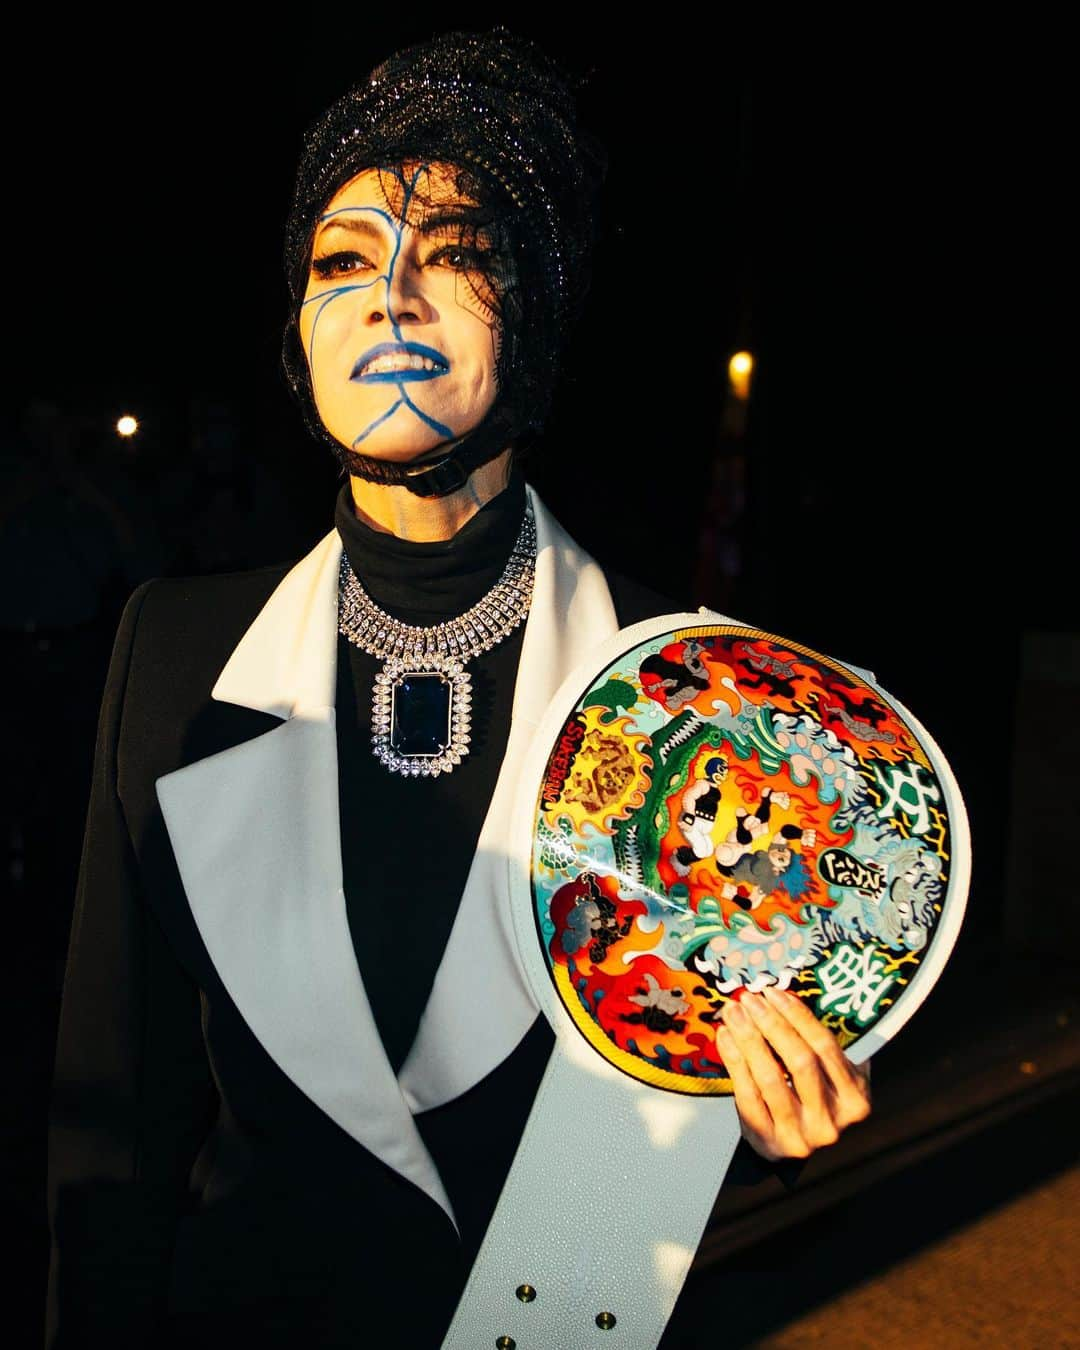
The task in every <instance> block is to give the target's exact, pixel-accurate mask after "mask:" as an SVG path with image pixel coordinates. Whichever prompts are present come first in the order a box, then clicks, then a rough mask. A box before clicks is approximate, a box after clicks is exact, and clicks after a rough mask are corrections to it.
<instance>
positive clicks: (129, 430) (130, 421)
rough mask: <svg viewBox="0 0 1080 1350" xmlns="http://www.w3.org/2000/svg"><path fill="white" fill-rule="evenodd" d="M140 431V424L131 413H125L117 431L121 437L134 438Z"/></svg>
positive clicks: (118, 423) (117, 426)
mask: <svg viewBox="0 0 1080 1350" xmlns="http://www.w3.org/2000/svg"><path fill="white" fill-rule="evenodd" d="M138 429H139V424H138V422H136V420H135V418H134V417H132V416H131V414H130V413H125V414H124V416H123V417H121V418H120V420H119V421H118V422H117V424H116V430H117V432H118V433H119V434H120V435H121V436H134V435H135V433H136V432H137V431H138Z"/></svg>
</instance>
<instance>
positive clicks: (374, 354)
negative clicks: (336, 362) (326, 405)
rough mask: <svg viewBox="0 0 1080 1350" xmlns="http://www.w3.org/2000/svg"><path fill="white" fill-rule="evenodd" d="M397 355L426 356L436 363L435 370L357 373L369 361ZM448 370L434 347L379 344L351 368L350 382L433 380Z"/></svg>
mask: <svg viewBox="0 0 1080 1350" xmlns="http://www.w3.org/2000/svg"><path fill="white" fill-rule="evenodd" d="M397 353H404V354H407V355H410V356H426V357H427V358H428V359H429V360H431V361H434V362H435V363H436V369H435V370H381V371H376V372H375V373H374V374H371V375H360V374H358V373H357V372H358V371H360V370H361V369H363V367H364V366H366V365H367V364H368V363H369V362H370V361H374V360H376V359H377V358H378V357H380V356H390V355H394V354H397ZM449 369H450V362H449V361H448V360H447V359H446V357H445V356H443V354H442V352H440V351H439V350H437V348H435V347H427V346H425V345H424V344H423V343H422V342H380V343H379V344H378V345H377V346H375V347H370V348H369V349H368V350H367V351H366V352H364V354H363V356H361V357H360V359H359V361H357V363H356V365H355V366H353V369H352V374H351V375H350V376H349V379H350V380H355V381H356V382H357V384H368V383H369V382H370V383H373V384H395V383H397V382H398V381H399V380H433V379H435V377H436V376H438V375H445V374H446V372H447V371H448V370H449Z"/></svg>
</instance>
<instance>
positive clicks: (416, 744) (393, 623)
mask: <svg viewBox="0 0 1080 1350" xmlns="http://www.w3.org/2000/svg"><path fill="white" fill-rule="evenodd" d="M535 575H536V522H535V521H534V519H533V513H532V504H531V503H530V502H528V501H527V502H526V505H525V514H524V516H523V518H522V521H521V529H520V530H519V531H518V537H517V540H516V542H515V544H514V549H513V552H512V553H511V554H510V557H509V558H508V559H507V562H506V566H505V567H504V568H503V572H502V576H500V577H499V580H498V581H497V582H496V583H495V585H494V586H493V587H492V588H491V590H490V591H488V593H487V594H486V595H485V596H483V597H482V598H481V599H480V600H478V601H477V603H476V604H475V605H473V607H472V608H471V609H468V610H466V611H465V613H464V614H461V615H459V616H458V618H456V619H449V620H447V621H446V622H445V623H438V624H434V625H433V626H432V627H430V628H418V627H415V626H414V625H413V624H408V623H402V622H401V620H400V619H395V618H394V617H393V616H392V615H390V614H387V613H386V611H385V610H384V609H381V608H380V607H379V606H378V605H377V604H376V603H375V601H374V600H373V599H372V598H371V596H370V595H368V593H367V591H365V590H364V588H363V586H362V585H361V584H360V581H359V578H358V577H357V575H356V573H355V572H354V571H353V569H352V565H351V564H350V562H349V557H348V554H347V553H346V552H345V550H344V548H343V549H342V550H341V565H340V568H339V572H338V632H339V633H342V634H343V635H344V636H345V637H347V638H348V639H349V641H350V642H352V643H353V644H354V645H355V646H357V647H360V648H361V649H362V650H363V651H365V652H367V653H368V654H369V655H370V656H376V657H378V658H379V659H380V660H382V662H383V666H382V669H381V670H380V671H379V673H378V674H377V675H376V676H375V685H374V688H373V689H372V696H371V745H372V750H373V752H374V755H375V758H376V759H378V760H380V761H381V762H382V763H383V764H385V766H386V767H387V768H388V769H389V770H390V771H391V773H397V774H402V775H403V776H405V777H410V778H417V777H421V776H423V777H432V778H434V777H436V776H437V775H438V774H440V773H451V772H452V771H453V770H454V769H455V768H456V767H457V765H459V764H460V763H461V761H462V760H463V759H464V758H465V756H466V755H467V754H468V753H469V741H470V734H469V731H470V726H471V720H470V707H471V704H472V681H471V679H470V676H469V672H468V670H466V668H465V666H466V662H468V661H469V660H470V659H471V658H472V657H474V656H479V655H480V653H481V652H486V651H490V650H491V648H492V647H494V646H495V645H496V644H497V643H499V642H501V641H502V640H503V638H504V637H507V636H508V635H509V634H510V633H512V632H513V631H514V629H515V628H517V626H518V625H519V624H520V623H521V621H522V619H524V618H525V616H526V614H528V612H529V604H530V602H531V600H532V590H533V580H534V577H535Z"/></svg>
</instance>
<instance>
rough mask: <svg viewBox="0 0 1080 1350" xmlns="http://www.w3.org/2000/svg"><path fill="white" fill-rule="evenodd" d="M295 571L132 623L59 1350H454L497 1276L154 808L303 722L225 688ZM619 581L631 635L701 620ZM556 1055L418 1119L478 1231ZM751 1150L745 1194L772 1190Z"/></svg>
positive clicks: (611, 580)
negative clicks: (296, 1015) (346, 1080)
mask: <svg viewBox="0 0 1080 1350" xmlns="http://www.w3.org/2000/svg"><path fill="white" fill-rule="evenodd" d="M293 565H294V564H293V562H289V563H283V564H276V565H274V566H269V567H262V568H258V569H255V570H251V571H244V572H235V573H230V574H226V575H219V576H209V577H198V578H179V579H158V580H153V581H148V582H145V583H143V584H142V585H141V586H139V587H138V588H137V589H136V590H135V592H134V593H133V594H132V596H131V597H130V599H129V600H128V602H127V605H126V607H125V609H124V611H123V616H122V618H121V621H120V624H119V629H118V631H117V634H116V639H115V644H114V648H113V652H112V659H111V662H110V666H109V670H108V675H107V679H106V685H105V690H104V696H103V700H102V705H101V714H100V720H99V725H98V731H97V742H96V749H95V759H94V771H93V782H92V789H91V796H90V802H89V810H88V815H87V820H86V830H85V837H84V844H83V852H82V860H81V865H80V871H79V878H78V888H77V895H76V903H75V912H74V919H73V924H72V930H71V943H70V949H69V954H68V963H67V972H66V978H65V983H64V993H63V1002H62V1009H61V1017H60V1027H59V1037H58V1043H57V1055H56V1067H55V1075H54V1085H53V1096H52V1102H51V1110H50V1123H49V1156H48V1207H49V1222H50V1229H51V1233H52V1251H51V1259H50V1270H49V1289H48V1303H47V1328H46V1346H47V1347H50V1348H51V1350H56V1348H57V1347H67V1346H76V1345H78V1346H82V1345H98V1344H101V1345H109V1346H110V1347H111V1348H112V1350H116V1348H117V1347H120V1346H128V1345H131V1346H136V1345H138V1346H147V1345H166V1344H171V1343H172V1341H171V1340H170V1339H169V1337H170V1335H175V1336H176V1343H181V1342H186V1343H189V1344H191V1343H193V1341H192V1338H193V1337H196V1338H197V1339H198V1341H199V1343H200V1345H201V1346H202V1347H206V1346H207V1345H209V1344H212V1343H215V1342H214V1340H213V1335H214V1333H213V1331H212V1329H213V1328H215V1327H216V1328H218V1329H219V1331H220V1334H221V1336H222V1343H227V1341H228V1339H229V1336H230V1335H232V1334H234V1333H235V1334H241V1331H240V1329H241V1328H244V1329H246V1330H247V1331H248V1332H250V1333H253V1334H255V1335H257V1336H258V1337H259V1342H260V1346H261V1347H265V1346H266V1345H268V1344H274V1343H277V1342H275V1341H274V1340H273V1333H272V1332H271V1331H270V1330H269V1328H270V1326H271V1322H270V1321H260V1320H259V1319H260V1318H261V1317H263V1316H264V1314H265V1312H266V1310H267V1309H274V1310H276V1312H275V1316H276V1317H278V1319H279V1321H278V1322H277V1323H274V1325H279V1326H280V1327H281V1328H283V1330H282V1331H281V1333H280V1335H281V1340H280V1343H281V1344H283V1345H288V1344H296V1343H303V1344H304V1345H306V1346H317V1345H338V1344H341V1345H345V1344H350V1345H353V1346H356V1345H360V1344H365V1343H366V1341H365V1340H364V1339H357V1338H358V1337H361V1338H362V1337H363V1335H364V1332H365V1329H366V1328H368V1327H369V1326H370V1318H371V1316H372V1310H373V1309H376V1308H377V1309H379V1310H381V1311H382V1312H384V1313H386V1312H389V1313H390V1314H391V1315H394V1316H397V1318H398V1321H399V1329H398V1333H397V1334H396V1335H395V1336H394V1342H395V1343H396V1344H399V1345H413V1346H417V1347H431V1346H437V1345H438V1344H439V1342H440V1340H441V1336H442V1333H443V1332H444V1330H445V1328H446V1326H447V1325H448V1323H449V1320H450V1318H451V1316H452V1314H453V1311H454V1307H455V1305H456V1302H457V1299H458V1296H459V1295H460V1292H461V1289H462V1287H463V1284H464V1281H465V1279H466V1277H467V1274H468V1271H469V1269H470V1267H471V1264H472V1259H473V1257H474V1256H475V1249H476V1246H477V1245H478V1240H479V1238H478V1236H476V1235H475V1234H474V1235H472V1236H468V1237H466V1239H465V1240H463V1239H462V1238H459V1236H458V1234H457V1232H455V1230H454V1227H453V1225H452V1224H451V1223H450V1222H449V1220H448V1218H447V1216H446V1214H445V1212H444V1211H443V1209H441V1208H440V1207H439V1206H438V1205H437V1204H435V1203H434V1202H433V1201H432V1200H431V1198H430V1197H429V1195H428V1194H426V1193H425V1192H424V1191H423V1190H421V1189H419V1188H418V1187H417V1186H415V1185H413V1184H412V1183H411V1182H410V1181H408V1180H407V1179H405V1178H404V1177H402V1176H401V1175H400V1174H399V1173H398V1172H397V1171H395V1170H394V1169H393V1168H391V1167H389V1166H387V1165H386V1163H384V1162H383V1161H382V1160H380V1158H378V1157H377V1156H375V1155H374V1154H373V1153H372V1152H370V1151H369V1150H368V1149H366V1148H365V1147H363V1145H361V1144H360V1143H358V1142H357V1141H356V1139H354V1138H353V1137H351V1136H350V1135H349V1134H348V1133H346V1132H345V1130H343V1129H342V1128H341V1127H340V1126H339V1125H338V1124H336V1123H335V1121H334V1120H333V1119H331V1118H330V1116H328V1115H327V1114H326V1113H324V1112H323V1111H322V1110H320V1108H319V1107H318V1106H316V1105H315V1104H314V1102H313V1101H312V1100H311V1099H310V1098H309V1097H308V1096H306V1095H305V1093H304V1092H302V1091H301V1090H300V1089H299V1088H298V1087H297V1086H296V1085H295V1083H294V1082H293V1081H292V1080H291V1079H290V1078H289V1077H288V1076H287V1075H286V1074H285V1073H284V1072H283V1071H282V1070H281V1068H279V1066H278V1064H277V1063H276V1062H275V1061H274V1059H273V1058H271V1056H270V1055H269V1054H268V1053H267V1051H266V1049H264V1047H263V1045H262V1044H261V1043H260V1041H259V1039H257V1037H256V1036H255V1035H254V1034H253V1033H252V1031H251V1029H250V1028H249V1026H248V1024H247V1023H246V1022H245V1020H244V1018H243V1017H242V1016H241V1014H240V1012H239V1011H238V1009H237V1006H236V1005H235V1003H234V1002H233V1000H232V998H231V997H230V995H229V993H228V992H227V990H226V988H225V985H224V984H223V982H222V979H221V977H220V974H219V971H218V970H217V968H216V967H215V964H214V962H213V961H212V960H211V958H210V956H209V954H208V951H207V948H206V946H205V944H204V941H203V939H202V937H201V935H200V930H199V927H198V926H197V924H196V922H195V920H194V918H193V914H192V910H191V906H190V904H189V901H188V897H187V895H186V893H185V888H184V885H183V883H182V882H181V878H180V874H179V871H178V867H177V861H176V858H175V855H174V852H173V849H172V845H171V842H170V837H169V834H168V831H167V829H166V826H165V822H164V820H163V816H162V811H161V807H160V805H159V802H158V798H157V795H156V792H155V782H156V780H157V779H158V778H159V777H161V776H162V775H164V774H168V773H170V772H172V771H173V770H175V769H177V768H179V767H180V766H183V765H188V764H191V763H193V762H194V761H197V760H201V759H203V758H205V757H207V756H210V755H214V754H216V753H218V752H219V751H222V750H226V749H229V748H230V747H234V746H238V745H240V744H242V743H244V742H246V741H249V740H251V739H252V738H255V737H259V736H262V735H263V734H264V733H266V732H267V731H269V730H272V729H273V728H275V727H278V726H280V725H281V722H280V719H279V718H278V717H276V716H274V715H271V714H269V713H265V712H258V711H255V710H253V709H251V708H245V707H240V706H237V705H235V704H231V703H224V702H219V701H215V700H214V699H212V698H211V697H210V692H209V691H210V689H211V688H212V686H213V685H214V682H215V680H216V679H217V677H218V675H219V673H220V672H221V670H222V668H223V666H224V665H225V663H226V660H227V659H228V657H229V655H230V653H231V652H232V651H233V650H234V648H235V647H236V645H237V643H238V642H239V640H240V638H241V637H242V635H243V634H244V633H245V631H246V630H247V628H248V627H249V625H251V623H252V621H253V620H254V618H255V616H256V615H257V614H258V613H259V612H260V610H261V609H262V607H263V606H264V605H265V604H266V602H267V600H268V598H269V597H270V596H271V594H272V593H273V592H274V590H275V588H276V587H277V586H278V584H279V583H280V582H281V581H282V580H283V578H284V577H285V576H286V574H287V573H288V572H289V571H290V569H291V568H292V567H293ZM604 575H605V578H606V580H607V583H608V587H609V590H610V593H611V598H612V602H613V604H614V607H615V612H616V616H617V619H618V622H619V625H620V626H622V627H625V626H626V625H628V624H631V623H634V622H636V621H638V620H640V619H642V618H645V617H648V616H650V615H653V614H657V613H667V612H671V611H673V610H681V609H684V608H685V607H684V606H681V605H679V604H677V603H675V602H673V601H671V600H669V599H668V598H666V597H664V596H662V595H660V594H659V593H657V592H654V591H650V590H648V589H647V588H645V587H642V586H640V585H638V584H637V583H634V582H632V581H630V580H628V579H627V578H625V577H622V576H619V575H617V574H615V573H613V572H611V571H608V570H606V569H605V572H604ZM551 1045H552V1033H551V1031H550V1029H549V1027H548V1025H547V1023H546V1021H545V1019H544V1018H543V1017H538V1018H537V1020H536V1022H535V1023H534V1024H533V1027H532V1029H531V1030H530V1031H529V1032H528V1034H527V1035H526V1036H525V1038H524V1040H523V1041H522V1042H521V1043H520V1045H519V1047H518V1049H517V1050H516V1051H515V1052H514V1053H513V1054H512V1055H510V1057H509V1058H508V1059H506V1060H505V1061H504V1062H503V1063H502V1064H500V1065H499V1067H498V1068H496V1069H495V1070H494V1071H493V1072H492V1073H490V1074H489V1075H488V1076H487V1077H486V1078H485V1079H484V1080H483V1081H481V1082H480V1083H478V1084H477V1085H476V1086H475V1087H474V1088H473V1089H472V1090H471V1091H469V1092H466V1093H465V1094H464V1095H463V1096H462V1097H460V1098H458V1099H457V1100H456V1101H452V1102H450V1103H449V1104H447V1105H446V1106H443V1107H441V1108H439V1109H438V1110H436V1111H432V1112H428V1113H426V1114H425V1115H421V1116H420V1117H418V1124H421V1127H422V1129H423V1131H424V1139H425V1142H426V1144H427V1145H428V1147H429V1149H430V1150H431V1152H432V1154H433V1156H434V1157H435V1158H436V1160H437V1162H438V1165H439V1168H440V1171H442V1170H443V1169H444V1168H445V1169H446V1170H447V1171H448V1172H450V1171H453V1170H454V1169H457V1170H458V1172H459V1174H460V1175H459V1177H458V1180H459V1181H461V1180H463V1179H464V1180H465V1181H466V1182H468V1179H469V1176H470V1175H471V1174H472V1173H474V1172H475V1174H476V1175H477V1176H479V1175H480V1174H481V1173H482V1174H483V1177H484V1178H485V1180H483V1181H478V1183H477V1186H478V1194H479V1195H480V1198H479V1200H478V1205H479V1212H481V1213H482V1212H485V1211H486V1212H487V1213H490V1210H491V1208H492V1207H493V1206H494V1203H495V1201H496V1199H497V1195H498V1189H499V1187H500V1185H501V1181H502V1178H503V1177H504V1176H505V1173H506V1170H507V1168H508V1167H509V1164H510V1162H511V1160H512V1158H513V1154H514V1151H515V1149H516V1146H517V1142H518V1139H519V1137H520V1134H521V1130H522V1127H523V1125H524V1122H525V1119H526V1118H527V1116H528V1112H529V1109H530V1107H531V1104H532V1099H533V1096H534V1094H535V1091H536V1087H537V1085H538V1083H539V1080H540V1077H541V1076H542V1073H543V1070H544V1066H545V1064H546V1061H547V1058H548V1055H549V1053H550V1049H551ZM478 1150H479V1151H480V1154H481V1156H482V1158H483V1163H482V1165H479V1166H478V1165H477V1162H476V1158H477V1152H478ZM740 1152H741V1154H742V1156H741V1158H739V1165H738V1166H737V1167H736V1169H735V1172H734V1173H733V1174H731V1175H732V1179H733V1180H734V1179H735V1177H736V1175H741V1176H742V1177H743V1178H744V1179H748V1180H752V1179H753V1178H754V1176H755V1175H757V1174H760V1173H762V1172H763V1171H765V1170H766V1169H765V1168H764V1165H763V1164H760V1163H758V1162H757V1160H756V1155H753V1154H748V1152H747V1151H746V1149H745V1146H743V1148H742V1149H741V1150H740ZM738 1156H739V1155H737V1157H738ZM481 1229H482V1225H481ZM260 1310H261V1311H260ZM290 1319H291V1320H290ZM301 1327H302V1328H303V1329H304V1331H303V1341H302V1342H297V1341H296V1339H295V1338H296V1336H298V1335H299V1334H300V1332H299V1331H298V1328H301ZM169 1328H172V1330H171V1331H170V1330H169ZM228 1328H231V1329H232V1330H231V1331H230V1330H228ZM289 1328H291V1330H290V1329H289Z"/></svg>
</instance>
